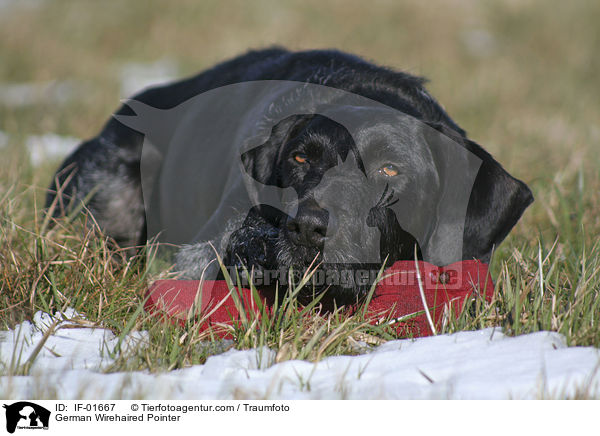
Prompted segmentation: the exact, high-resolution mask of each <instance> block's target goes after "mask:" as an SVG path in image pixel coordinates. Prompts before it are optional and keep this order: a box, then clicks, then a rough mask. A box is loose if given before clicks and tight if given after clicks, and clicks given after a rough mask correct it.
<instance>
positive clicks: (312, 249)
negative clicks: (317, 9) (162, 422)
mask: <svg viewBox="0 0 600 436" xmlns="http://www.w3.org/2000/svg"><path fill="white" fill-rule="evenodd" d="M282 90H283V91H282ZM227 93H229V94H227ZM197 97H198V98H200V100H196V102H195V104H194V105H192V104H191V103H190V102H191V101H194V99H195V98H197ZM300 100H301V102H300ZM315 101H316V102H315ZM290 102H291V103H290ZM283 106H285V108H283V109H282V107H283ZM184 107H185V108H187V109H186V110H187V112H185V111H182V109H181V108H184ZM190 107H193V109H190ZM290 107H291V108H292V109H290ZM265 108H266V109H265ZM261 111H262V112H261ZM144 112H146V113H147V115H148V114H149V115H148V118H147V120H146V124H145V125H143V123H140V121H139V119H138V120H137V121H133V119H134V118H136V117H138V118H139V117H141V115H142V113H144ZM267 112H268V116H267V115H265V114H266V113H267ZM256 113H258V115H256ZM190 114H192V115H193V116H191V115H190ZM194 117H195V118H194ZM148 120H150V121H148ZM190 120H191V121H190ZM265 120H268V122H266V121H265ZM256 126H262V132H263V133H262V134H260V132H258V130H256V129H257V127H256ZM182 132H183V133H182ZM257 132H258V133H257ZM265 132H266V133H265ZM261 135H262V136H261ZM249 138H261V139H260V141H254V140H252V141H251V140H250V139H249ZM144 150H146V151H148V150H150V152H147V153H146V155H147V156H146V157H144V156H145V154H144V153H145V151H144ZM148 156H149V157H148ZM145 162H147V164H146V163H145ZM459 185H460V186H459ZM463 185H464V186H463ZM457 186H459V187H457ZM269 187H270V188H274V189H275V191H274V192H275V197H277V200H275V201H271V202H269V201H263V200H261V199H260V198H259V197H260V196H259V195H258V194H257V192H258V191H261V190H263V191H264V190H265V189H266V188H269ZM57 192H59V193H60V195H59V198H57V195H56V194H57ZM242 197H243V200H244V201H241V200H240V199H242ZM532 201H533V196H532V194H531V191H530V190H529V189H528V187H527V186H526V185H525V184H524V183H523V182H521V181H519V180H517V179H516V178H514V177H512V176H511V175H510V174H508V173H507V172H506V171H505V170H504V169H503V168H502V166H501V165H500V164H499V163H498V162H496V161H495V160H494V158H493V157H492V156H491V155H490V154H489V153H487V152H486V151H485V150H484V149H483V148H482V147H480V146H479V145H478V144H476V143H475V142H473V141H471V140H470V139H468V138H467V135H466V133H465V131H464V130H463V129H462V128H460V127H459V126H458V125H457V124H456V123H455V122H454V121H453V120H452V119H451V118H450V117H449V115H448V114H447V113H446V112H445V111H444V109H443V108H442V107H441V106H440V105H439V104H438V103H437V102H436V100H435V99H434V98H433V97H432V96H431V95H430V94H429V93H428V92H427V90H426V89H425V87H424V80H423V79H421V78H418V77H414V76H412V75H409V74H406V73H402V72H396V71H392V70H390V69H387V68H383V67H380V66H377V65H374V64H372V63H369V62H366V61H364V60H362V59H360V58H358V57H356V56H353V55H350V54H346V53H342V52H339V51H333V50H330V51H325V50H318V51H303V52H290V51H287V50H284V49H280V48H273V49H267V50H259V51H251V52H248V53H247V54H244V55H242V56H239V57H237V58H234V59H232V60H229V61H226V62H223V63H221V64H219V65H217V66H215V67H213V68H211V69H209V70H207V71H204V72H202V73H200V74H198V75H196V76H194V77H191V78H188V79H185V80H181V81H178V82H175V83H172V84H167V85H165V86H157V87H154V88H150V89H147V90H144V91H142V92H141V93H139V94H138V95H136V96H134V97H133V98H132V100H130V101H129V102H126V104H124V105H123V106H122V107H121V108H120V109H118V110H117V112H116V113H115V116H114V117H111V118H110V119H109V120H108V122H107V123H106V124H105V126H104V128H103V129H102V131H101V132H100V133H99V135H98V136H96V137H94V138H92V139H90V140H88V141H86V142H84V143H82V144H81V145H80V146H79V148H78V149H77V150H76V151H75V152H74V153H72V154H71V155H70V156H69V157H68V158H67V159H66V160H65V161H64V162H63V164H62V165H61V167H60V169H59V170H58V171H57V174H56V177H55V180H54V182H53V183H52V185H51V187H50V190H49V194H48V197H47V207H51V206H52V205H54V206H53V210H54V214H55V215H56V216H58V215H60V214H63V213H65V212H66V211H68V210H69V209H70V208H73V207H77V205H78V204H80V203H81V202H85V203H86V206H87V209H89V211H90V212H91V213H92V214H93V216H94V218H95V220H96V222H97V223H98V224H99V225H100V227H101V228H102V229H103V230H104V232H105V233H106V234H107V235H109V236H111V237H112V238H114V240H115V241H116V242H117V243H118V244H119V245H121V246H130V245H137V244H144V243H146V241H147V240H148V239H152V238H157V239H158V240H159V241H160V242H165V243H168V244H174V245H177V246H179V247H180V248H179V250H178V251H177V253H176V254H175V264H176V269H177V270H178V271H180V272H181V273H182V276H183V277H186V278H192V279H199V278H201V277H204V278H211V277H210V275H211V274H212V275H213V276H215V275H216V274H218V267H217V268H214V266H213V267H211V266H210V265H211V262H212V261H213V260H214V258H215V254H216V253H218V254H220V256H221V258H222V259H223V261H224V263H225V265H226V266H231V267H240V268H243V267H246V268H248V270H251V271H253V273H254V274H258V273H261V272H262V273H264V272H265V271H280V270H290V269H292V270H295V271H297V272H303V271H305V270H306V269H307V268H309V266H311V265H312V266H317V267H318V269H320V270H324V271H326V272H332V271H333V272H334V273H335V274H333V275H332V276H335V277H338V278H339V276H340V274H341V273H342V272H344V271H357V270H361V271H364V270H375V271H377V270H379V269H380V268H381V266H382V265H383V264H384V263H385V264H386V265H388V266H389V265H391V264H392V263H393V262H395V261H397V260H410V259H415V257H416V258H420V259H424V260H427V261H429V262H432V263H435V264H438V265H443V264H447V263H450V262H454V261H460V260H466V259H480V260H481V261H483V262H489V260H490V256H491V253H492V251H493V249H494V247H496V246H498V244H500V243H501V242H502V240H503V239H504V238H505V237H506V235H507V234H508V233H509V231H510V230H511V229H512V227H513V226H514V225H515V224H516V223H517V221H518V220H519V218H520V217H521V215H522V214H523V212H524V210H525V209H526V208H527V206H528V205H529V204H530V203H531V202H532ZM212 265H214V264H212ZM211 268H213V269H212V270H211ZM350 277H351V278H350V279H349V280H347V281H345V282H343V283H341V282H340V281H339V280H337V281H336V280H333V281H330V282H327V283H321V284H316V285H315V286H313V292H314V291H315V287H316V288H317V289H316V290H317V292H318V291H322V290H324V289H329V292H331V294H332V295H333V296H334V297H335V298H337V299H338V300H339V301H340V302H343V301H345V300H346V301H347V300H352V299H356V298H357V297H359V296H361V295H364V293H365V291H366V290H367V289H368V288H369V286H370V283H371V281H372V280H366V281H359V280H357V279H356V275H354V274H350ZM213 278H214V277H213ZM281 284H282V285H283V286H285V280H283V283H281ZM313 285H314V284H313Z"/></svg>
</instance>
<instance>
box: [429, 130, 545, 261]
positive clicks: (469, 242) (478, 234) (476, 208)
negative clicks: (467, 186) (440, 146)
mask: <svg viewBox="0 0 600 436" xmlns="http://www.w3.org/2000/svg"><path fill="white" fill-rule="evenodd" d="M430 126H431V127H433V128H435V129H436V130H438V131H440V132H441V133H443V134H444V135H446V136H448V137H449V138H450V139H452V140H454V141H455V142H457V143H459V144H461V145H463V146H464V147H465V148H466V149H467V150H468V151H470V152H471V153H473V154H474V155H475V156H477V157H478V158H479V159H481V166H480V167H479V171H478V173H477V177H476V178H475V183H474V184H473V189H472V191H471V195H470V197H469V203H468V207H467V214H466V218H465V227H464V235H463V252H462V256H463V259H464V260H469V259H480V260H481V261H483V262H486V263H487V262H489V261H490V257H491V254H492V251H493V250H494V248H495V247H497V246H498V245H499V244H500V243H501V242H502V241H503V240H504V238H505V237H506V236H507V235H508V233H509V232H510V230H511V229H512V228H513V227H514V226H515V224H516V223H517V221H519V218H521V216H522V215H523V212H525V209H527V207H528V206H529V205H530V204H531V203H532V202H533V194H532V193H531V190H530V189H529V188H528V186H527V185H526V184H525V183H523V182H522V181H521V180H518V179H516V178H514V177H513V176H511V175H510V174H509V173H508V172H507V171H506V170H505V169H504V168H502V166H501V165H500V164H499V163H498V162H497V161H496V160H495V159H494V158H493V157H492V155H490V154H489V153H488V152H487V151H485V150H484V149H483V148H482V147H481V146H480V145H479V144H477V143H476V142H474V141H471V140H470V139H467V138H465V137H464V136H462V135H460V134H458V133H456V132H454V131H453V130H451V129H449V128H448V127H446V126H443V125H440V124H435V125H431V124H430Z"/></svg>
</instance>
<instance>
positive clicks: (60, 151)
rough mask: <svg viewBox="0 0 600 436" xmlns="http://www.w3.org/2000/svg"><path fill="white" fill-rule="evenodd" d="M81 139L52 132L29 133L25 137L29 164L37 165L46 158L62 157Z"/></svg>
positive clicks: (73, 148)
mask: <svg viewBox="0 0 600 436" xmlns="http://www.w3.org/2000/svg"><path fill="white" fill-rule="evenodd" d="M80 142H81V140H79V139H77V138H74V137H72V136H61V135H55V134H53V133H46V134H44V135H29V136H27V137H26V138H25V147H26V148H27V151H29V157H30V160H31V165H33V166H34V167H37V166H39V165H40V164H42V163H44V162H45V161H48V160H56V159H62V158H64V157H65V156H67V155H68V154H69V153H71V152H72V151H73V150H75V148H76V147H77V146H78V145H79V143H80Z"/></svg>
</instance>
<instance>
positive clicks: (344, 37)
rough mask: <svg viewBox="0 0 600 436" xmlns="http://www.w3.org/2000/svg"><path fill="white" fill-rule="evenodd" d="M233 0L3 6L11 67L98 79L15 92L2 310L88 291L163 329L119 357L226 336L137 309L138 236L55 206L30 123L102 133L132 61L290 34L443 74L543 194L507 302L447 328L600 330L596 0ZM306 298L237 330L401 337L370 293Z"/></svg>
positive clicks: (285, 39) (7, 116)
mask: <svg viewBox="0 0 600 436" xmlns="http://www.w3.org/2000/svg"><path fill="white" fill-rule="evenodd" d="M234 3H235V4H234V5H232V4H230V5H229V6H228V7H226V6H224V5H221V4H220V3H219V2H216V1H206V2H201V3H198V2H193V1H183V2H181V3H179V4H178V7H177V8H174V7H171V6H168V5H167V3H166V2H161V1H158V0H155V1H152V2H148V3H145V4H144V5H143V6H142V5H141V4H137V3H132V4H129V5H127V6H123V5H122V4H121V3H120V2H117V1H107V2H102V5H100V4H94V3H87V2H77V3H73V2H67V1H63V0H55V1H52V2H42V3H41V4H40V5H39V6H37V7H34V8H25V7H15V8H14V10H12V12H11V13H10V14H4V16H3V17H0V21H1V24H2V25H1V26H0V54H1V56H2V61H1V62H0V84H1V83H21V82H30V81H31V82H36V83H45V82H47V81H50V80H59V81H71V82H74V83H77V84H78V86H79V87H80V88H78V89H81V90H83V92H84V95H85V98H81V97H80V98H75V99H73V100H70V101H66V102H64V103H61V104H56V103H53V104H49V103H48V102H44V101H40V102H39V103H38V104H33V105H23V106H18V107H13V106H7V105H3V104H2V103H0V130H2V131H4V132H5V133H6V134H7V135H8V138H9V142H8V144H7V145H6V146H5V147H4V148H3V149H2V150H1V152H2V159H1V160H0V328H3V329H6V328H10V327H12V326H14V325H15V324H17V323H19V322H21V321H23V320H25V319H30V318H31V316H32V315H33V313H35V312H36V311H38V310H44V311H48V312H53V311H59V310H62V309H64V308H66V307H73V308H75V309H76V310H77V311H79V312H80V313H84V314H85V315H86V317H87V319H88V320H89V322H91V323H93V325H98V326H102V327H105V328H110V329H111V330H113V331H114V332H115V333H116V334H117V335H124V334H126V333H127V332H129V331H131V330H138V329H145V330H147V331H148V332H149V335H150V345H149V346H148V347H146V348H144V349H143V350H142V349H140V350H139V351H138V352H137V353H135V354H134V355H133V357H132V356H128V357H127V358H124V357H123V358H120V359H117V360H116V362H115V364H114V365H113V367H112V368H111V369H110V370H111V371H117V370H122V369H141V368H144V369H149V370H150V371H162V370H169V369H173V368H182V367H185V366H188V365H192V364H196V363H202V362H204V361H205V359H206V358H207V357H208V356H209V355H211V354H214V353H217V352H221V351H222V346H221V345H216V344H215V343H214V341H213V343H212V344H211V341H210V339H211V338H210V335H209V333H207V332H203V333H199V332H198V331H197V329H196V328H194V326H193V325H187V326H183V327H181V326H175V325H171V324H169V323H161V322H157V321H156V320H155V319H152V320H151V319H149V318H148V317H147V316H146V315H145V314H144V313H143V312H142V311H140V310H139V308H140V305H141V304H142V302H143V299H144V292H145V290H146V288H147V285H148V278H149V277H147V274H146V269H145V265H144V263H143V262H141V261H140V260H139V259H137V258H134V259H126V258H124V256H123V251H124V250H125V249H126V247H125V248H123V249H121V250H119V249H115V248H114V247H113V246H112V245H111V244H110V242H109V241H108V240H107V238H106V237H105V236H103V235H102V234H101V232H100V231H98V229H96V228H95V227H94V226H93V225H89V224H90V223H89V220H90V218H89V217H88V218H85V217H80V218H77V219H75V220H73V221H71V222H64V221H63V222H60V223H58V225H56V226H48V225H47V223H45V222H44V217H43V216H42V214H41V213H40V205H41V203H42V201H43V198H44V189H45V187H46V186H47V185H48V183H49V181H50V178H51V176H52V173H53V171H54V169H55V168H56V166H57V165H58V162H56V161H49V162H46V163H44V164H43V165H42V166H40V167H36V168H34V167H32V166H31V165H30V163H29V159H28V155H27V152H26V150H25V147H24V138H25V137H26V135H29V134H41V133H47V132H53V133H58V134H63V135H71V136H76V137H81V138H85V137H90V136H93V135H95V134H96V133H97V131H98V129H99V128H100V127H101V124H102V123H103V122H104V120H105V119H106V118H107V117H108V116H109V114H110V113H111V112H112V111H113V110H114V109H115V107H116V106H117V104H118V101H119V98H121V97H125V96H122V95H120V91H119V77H118V73H117V72H118V68H119V67H120V66H121V65H123V63H124V62H129V61H140V62H152V61H155V60H158V59H164V58H169V59H174V60H175V61H176V62H177V64H178V65H179V67H180V70H181V74H182V75H185V74H191V73H193V72H195V71H197V70H199V69H201V68H204V67H207V66H209V65H211V64H213V63H214V62H216V61H218V60H221V59H224V58H226V57H229V56H233V55H235V54H237V53H240V52H242V51H244V50H246V49H247V48H249V47H261V46H266V45H270V44H273V43H278V44H283V45H286V46H288V47H291V48H315V47H336V48H340V49H343V50H347V51H351V52H355V53H357V54H360V55H363V56H364V57H366V58H368V59H371V60H374V61H376V62H378V63H382V64H386V65H390V66H393V67H396V68H399V69H403V70H406V71H409V72H411V73H415V74H423V75H426V76H428V77H429V78H430V79H431V83H430V86H429V88H430V90H431V91H432V93H433V94H434V95H435V96H436V97H437V98H438V99H439V100H440V101H441V102H442V103H443V104H444V105H445V107H446V108H447V109H448V111H449V113H450V114H452V116H453V118H454V119H455V120H457V121H458V123H459V124H460V125H461V126H463V127H465V128H466V129H467V130H468V131H469V133H470V136H471V137H472V138H474V139H475V140H476V141H477V142H479V143H481V144H482V145H483V146H484V147H485V148H486V149H488V150H489V151H490V152H491V153H492V154H494V156H495V157H496V158H497V159H498V160H499V161H500V162H502V164H503V165H504V166H505V167H506V168H507V169H508V170H509V171H510V172H511V173H512V174H514V175H515V176H517V177H519V178H521V179H523V180H524V181H526V182H527V183H528V184H529V185H530V187H531V188H532V190H533V192H534V195H535V197H536V201H535V203H534V204H533V205H532V206H531V207H530V208H529V209H528V211H527V212H526V214H525V216H524V217H523V219H522V220H521V221H520V222H519V224H518V225H517V226H516V227H515V229H514V230H513V231H512V233H511V234H510V235H509V237H508V238H507V240H506V241H505V242H504V243H503V244H502V245H501V246H500V247H498V249H497V251H496V253H495V255H494V259H493V262H492V274H493V277H494V280H495V284H496V286H495V288H496V292H495V294H494V298H493V300H492V302H491V303H485V304H484V303H482V302H478V301H474V302H473V303H472V304H471V305H470V306H469V307H467V308H466V310H464V311H463V312H462V313H461V314H460V315H459V316H458V318H457V319H450V320H449V321H448V322H447V323H446V324H445V325H444V327H443V329H442V331H441V333H448V332H455V331H460V330H465V329H478V328H483V327H488V326H500V327H502V328H503V329H504V331H505V332H507V333H508V334H512V335H518V334H525V333H529V332H534V331H538V330H551V331H557V332H559V333H561V334H563V335H564V336H565V338H566V340H567V343H568V344H569V345H581V346H588V345H592V346H596V347H600V327H599V325H598V323H599V321H600V320H599V317H600V295H599V294H600V242H598V235H600V154H599V153H598V150H599V143H600V125H599V124H598V120H599V119H600V103H599V102H600V82H598V80H597V73H598V71H599V70H600V68H599V67H600V64H599V62H600V61H599V59H598V56H596V51H597V47H598V45H599V43H600V31H598V28H597V19H596V17H598V16H599V14H600V6H599V5H598V4H595V3H593V2H584V1H574V2H559V1H553V2H550V3H552V5H549V4H548V2H541V1H530V2H514V1H504V2H494V3H481V2H474V1H466V0H465V1H461V2H453V3H452V7H450V5H449V4H443V3H441V4H439V5H438V6H439V7H431V6H430V5H429V3H428V2H417V1H414V2H402V3H394V2H384V1H375V2H371V3H368V4H365V3H361V2H351V3H352V4H351V5H349V3H348V2H344V3H342V2H338V1H333V2H327V3H323V2H318V1H316V0H309V1H303V2H291V3H286V5H284V4H282V3H280V2H274V1H269V0H261V1H258V2H252V3H248V2H241V1H240V2H234ZM222 23H228V25H222ZM482 35H483V36H482ZM486 41H487V42H486ZM478 44H479V45H478ZM481 44H483V46H482V45H481ZM481 47H483V48H481ZM86 220H88V222H86ZM295 304H296V303H295V302H294V300H293V298H290V299H288V300H286V301H285V302H284V303H283V305H282V307H281V308H280V310H279V311H277V315H276V316H275V315H273V316H268V317H262V318H261V320H260V321H259V320H256V319H253V318H252V317H251V316H250V317H249V318H248V319H247V320H246V321H245V322H241V323H239V324H238V325H236V326H235V328H233V329H232V330H231V331H230V333H231V335H232V337H233V341H232V342H231V343H228V344H226V345H225V346H231V347H236V348H251V347H258V346H262V345H265V346H268V347H270V348H272V349H274V350H276V352H277V361H283V360H287V359H295V358H301V359H308V360H313V361H314V360H319V359H322V358H324V357H326V356H330V355H338V354H352V353H357V352H359V351H360V347H357V344H358V343H360V344H364V343H370V344H377V343H380V342H381V341H385V340H389V339H392V338H393V337H394V335H393V334H392V333H391V332H390V331H386V330H384V329H382V328H373V327H372V326H370V325H368V324H367V323H366V322H365V321H366V320H365V319H364V317H362V316H361V313H360V311H359V313H357V314H356V315H355V316H352V317H348V316H347V315H345V314H344V313H343V312H342V311H337V312H335V313H333V314H330V315H327V316H321V315H319V314H318V313H316V307H315V308H311V309H310V310H307V311H306V312H305V313H301V312H300V311H299V310H298V308H297V307H295ZM207 340H208V343H207V342H206V341H207ZM21 370H23V368H22V367H21ZM25 370H26V368H25ZM578 395H579V394H578ZM581 396H584V394H583V393H582V394H581Z"/></svg>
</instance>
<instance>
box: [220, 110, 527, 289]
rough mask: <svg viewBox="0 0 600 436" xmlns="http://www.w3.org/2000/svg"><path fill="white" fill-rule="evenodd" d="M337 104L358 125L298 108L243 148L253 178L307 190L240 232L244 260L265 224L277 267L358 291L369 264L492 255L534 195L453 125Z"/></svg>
mask: <svg viewBox="0 0 600 436" xmlns="http://www.w3.org/2000/svg"><path fill="white" fill-rule="evenodd" d="M335 112H336V113H335V114H333V116H334V117H335V118H337V119H344V120H351V121H352V122H351V123H350V124H351V126H352V128H351V130H352V132H350V131H349V129H347V128H346V127H345V126H344V125H342V124H341V123H339V122H337V121H335V120H334V119H332V118H330V117H329V116H324V115H315V114H310V115H294V116H290V117H288V118H286V119H284V120H282V121H281V122H279V123H278V124H277V125H275V126H274V127H273V129H272V132H271V135H270V137H269V139H268V140H267V141H266V142H265V143H264V144H262V145H260V146H258V147H256V148H254V149H252V150H250V151H248V152H246V153H244V154H243V155H242V162H243V168H244V171H246V172H247V173H248V174H249V175H250V176H251V177H252V179H254V180H256V181H258V182H259V183H261V184H264V185H270V186H275V187H278V188H281V189H288V188H291V189H293V190H294V191H295V193H296V196H294V198H293V200H291V202H293V203H294V204H290V202H288V203H285V202H284V203H283V204H284V209H285V210H275V209H273V208H271V207H268V206H263V207H258V208H257V209H255V210H254V211H253V212H252V214H253V218H252V220H251V221H248V220H247V221H246V222H245V224H244V226H242V228H241V229H240V231H239V233H237V235H236V237H234V238H233V239H232V245H231V246H230V253H232V254H233V257H236V255H235V252H236V250H237V248H238V247H236V241H238V240H244V232H245V230H248V228H246V227H249V226H251V227H252V232H256V230H257V228H260V227H261V226H264V228H265V229H268V232H270V235H271V237H270V238H265V239H264V240H263V245H264V244H267V245H270V246H271V247H270V248H269V247H265V250H264V251H263V252H262V253H267V252H270V253H272V256H271V260H270V261H269V262H267V264H268V265H269V267H271V268H273V267H274V268H293V269H294V270H296V271H300V272H303V271H305V270H306V269H307V268H308V267H309V266H310V265H313V266H314V265H319V268H318V269H317V271H322V272H323V273H324V277H326V278H327V277H331V280H330V281H327V279H326V280H325V281H323V280H321V282H320V283H319V284H318V286H317V287H319V288H320V289H323V288H326V287H332V288H335V291H334V292H336V293H337V294H338V295H351V296H356V295H359V294H361V293H364V291H365V290H366V289H367V288H368V286H369V285H370V282H371V281H370V280H363V281H362V282H361V280H360V278H359V277H358V276H357V275H356V274H355V272H356V271H358V270H360V271H365V270H367V271H371V272H373V271H375V272H377V270H379V269H380V268H381V267H382V266H383V265H384V264H385V265H386V266H389V265H391V264H392V263H393V262H395V261H398V260H411V259H415V257H416V258H419V259H424V260H427V261H430V262H432V263H436V264H438V265H444V264H448V263H451V262H454V261H459V260H463V259H473V258H475V259H481V260H484V261H488V260H489V258H490V255H491V252H492V250H493V248H494V247H495V246H496V245H498V244H499V243H500V242H501V241H502V240H503V239H504V237H505V236H506V235H507V233H508V232H509V230H510V229H511V228H512V227H513V226H514V225H515V224H516V222H517V220H518V219H519V217H520V216H521V214H522V213H523V211H524V210H525V208H526V207H527V206H528V205H529V204H530V203H531V201H532V196H531V192H530V191H529V189H528V188H527V187H526V185H524V184H523V183H522V182H520V181H518V180H516V179H514V178H513V177H511V176H510V175H509V174H508V173H507V172H506V171H505V170H504V169H503V168H502V167H501V166H500V165H499V164H498V163H497V162H496V161H495V160H494V159H493V158H492V157H491V155H489V154H488V153H486V152H485V151H484V150H483V149H482V148H481V147H479V146H478V145H477V144H475V143H474V142H472V141H470V140H467V139H466V138H464V137H463V136H462V135H460V134H458V133H456V132H454V131H452V130H451V129H449V128H447V127H445V126H441V125H435V124H426V123H422V122H420V121H418V120H416V119H414V118H412V117H409V116H401V117H398V116H397V114H394V113H392V112H390V111H385V110H373V109H369V110H365V109H361V108H356V107H353V108H337V109H336V111H335ZM341 112H344V114H345V115H344V116H342V117H340V115H339V114H340V113H341ZM289 210H294V211H295V213H291V214H290V213H287V212H286V211H289ZM265 233H267V230H265ZM240 251H244V250H240ZM262 253H261V256H260V258H253V257H252V255H250V256H248V253H247V250H246V251H244V254H245V256H244V261H245V266H248V267H254V268H261V267H263V268H264V267H265V264H264V260H265V256H264V255H263V254H262ZM266 257H269V256H266ZM230 259H231V258H230ZM344 273H346V275H345V278H346V280H340V277H342V275H343V274H344ZM321 277H323V276H321ZM368 277H370V278H371V279H372V278H373V274H368Z"/></svg>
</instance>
